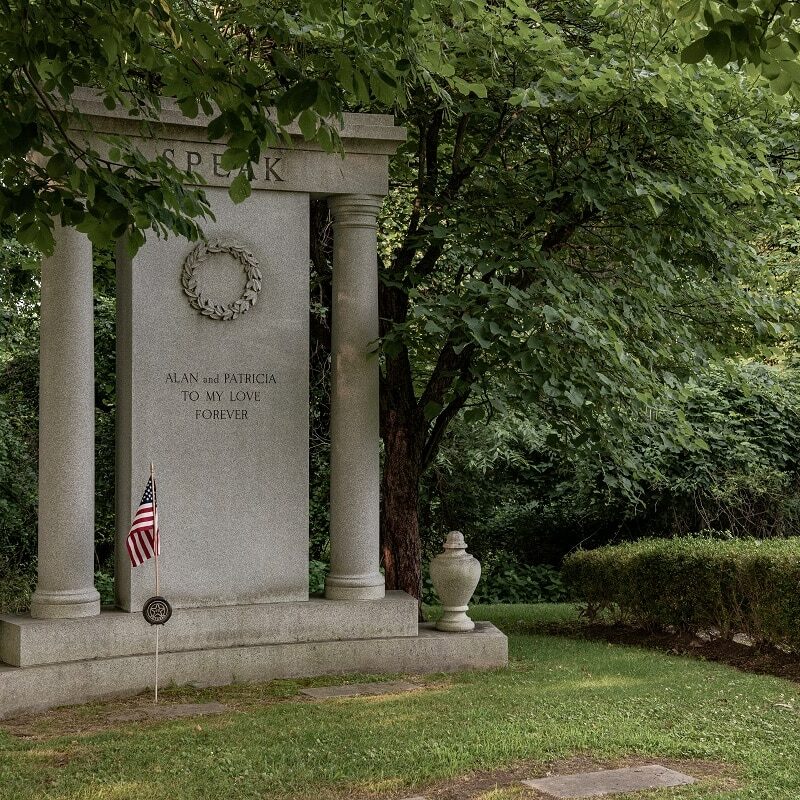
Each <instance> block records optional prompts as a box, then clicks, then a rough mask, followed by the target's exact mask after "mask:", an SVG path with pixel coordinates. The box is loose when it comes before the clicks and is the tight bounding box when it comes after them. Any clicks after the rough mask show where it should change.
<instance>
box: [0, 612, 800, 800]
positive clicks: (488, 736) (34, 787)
mask: <svg viewBox="0 0 800 800" xmlns="http://www.w3.org/2000/svg"><path fill="white" fill-rule="evenodd" d="M573 614H574V611H573V610H572V609H571V607H569V606H501V607H492V608H478V609H475V613H474V616H475V618H480V619H491V620H492V621H493V622H495V624H497V625H498V626H499V627H500V628H502V629H503V630H505V631H506V632H507V633H509V634H510V636H511V659H512V661H511V665H510V667H509V668H508V669H507V670H502V671H495V672H484V673H461V674H457V675H446V676H442V675H439V676H428V677H426V678H423V679H420V681H419V682H420V683H421V684H422V685H424V687H425V688H423V689H421V690H420V691H418V692H411V693H406V694H398V695H385V696H380V697H356V698H347V699H338V700H328V701H310V700H306V699H298V698H296V697H295V696H294V695H295V692H296V690H297V689H298V688H299V687H300V686H303V685H321V684H324V683H340V682H358V681H363V680H364V676H358V677H351V678H347V679H338V678H337V679H319V680H314V681H275V682H273V683H270V684H265V685H260V686H253V687H241V686H240V687H229V688H225V689H214V690H173V691H171V692H165V695H164V696H165V700H167V701H172V702H175V701H176V700H187V701H188V700H192V701H194V702H200V701H209V700H217V701H220V702H223V703H226V704H228V705H230V706H231V707H232V709H233V710H232V711H231V712H230V713H226V714H222V715H219V716H208V717H199V718H193V719H181V720H173V721H162V722H136V723H127V724H126V723H117V724H116V725H113V724H110V723H109V722H108V714H109V711H108V708H109V707H108V706H102V705H100V704H96V705H91V706H87V707H82V708H80V709H74V710H70V711H68V712H64V711H62V712H56V713H54V714H50V715H46V716H43V717H41V718H38V719H36V720H33V721H31V722H30V723H28V724H29V731H28V734H29V735H28V738H20V737H19V736H12V735H11V734H10V733H8V732H7V731H5V730H2V723H0V798H2V800H33V799H34V798H36V800H39V799H40V798H52V799H54V800H55V799H56V798H58V799H59V800H62V799H63V800H67V798H69V799H70V800H100V799H101V798H103V800H106V799H108V800H128V799H130V800H200V798H203V799H204V800H205V799H206V798H207V799H208V800H212V798H213V800H219V799H220V798H223V799H224V800H239V798H253V799H254V800H255V798H258V800H270V798H296V799H298V800H299V799H300V798H309V799H310V798H314V800H318V799H319V798H339V797H358V798H362V797H369V796H375V797H385V798H399V797H403V796H405V795H412V794H415V793H423V792H424V791H425V789H426V787H431V786H432V785H436V786H435V787H434V788H436V787H438V790H437V791H439V792H442V791H444V790H445V788H446V787H445V783H444V782H445V781H446V780H448V779H457V781H462V778H463V777H464V776H470V775H472V776H474V775H475V774H476V773H488V772H491V771H497V773H496V775H497V776H500V777H499V778H498V781H497V782H498V783H499V784H500V788H498V789H493V788H491V786H488V785H486V786H483V788H481V789H479V790H478V791H477V794H475V792H472V796H473V797H480V798H481V800H512V798H513V800H517V799H521V798H525V797H533V796H534V795H533V793H526V792H525V791H523V790H521V789H520V788H519V787H518V786H514V785H512V784H511V783H510V782H509V780H508V779H507V778H508V775H516V776H517V777H536V776H537V775H540V774H542V772H543V769H544V768H545V767H546V766H547V765H548V764H551V763H553V762H558V761H560V760H563V759H575V758H579V759H582V760H583V762H584V763H589V762H591V763H596V764H604V765H608V766H613V765H615V764H617V763H624V762H625V761H626V759H628V760H630V759H635V758H636V757H644V758H646V759H650V760H652V761H654V762H659V761H661V762H662V763H663V762H665V761H666V762H668V765H669V764H671V763H672V762H675V761H680V760H685V761H684V762H683V766H684V767H685V768H686V770H687V771H690V772H691V768H692V765H691V764H690V763H689V760H695V759H696V760H698V762H702V763H698V764H697V765H696V766H697V773H698V774H705V775H706V777H705V778H704V779H703V780H702V781H701V782H700V783H699V784H697V785H695V786H691V787H684V788H681V789H676V790H665V791H661V792H659V793H658V794H657V795H655V796H657V797H669V798H758V800H781V799H782V798H785V799H786V800H798V798H800V696H799V691H800V687H798V686H797V685H796V684H793V683H789V682H786V681H783V680H780V679H777V678H769V677H761V676H755V675H749V674H744V673H740V672H737V671H735V670H733V669H731V668H728V667H725V666H720V665H716V664H710V663H704V662H700V661H694V660H690V659H685V658H680V657H673V656H668V655H664V654H662V653H655V652H649V651H645V650H640V649H634V648H627V647H620V646H614V645H608V644H605V643H602V642H592V641H578V640H572V639H564V638H556V637H550V636H543V635H538V634H537V632H536V631H537V625H541V624H542V622H548V621H556V620H559V619H569V618H570V617H571V616H572V615H573ZM139 703H140V704H141V700H140V701H139ZM118 706H119V708H117V711H119V709H120V708H122V709H123V710H124V705H122V704H118ZM65 720H66V721H67V722H68V723H69V724H71V725H73V726H75V731H73V732H68V726H67V725H66V722H65ZM103 720H105V721H104V722H103ZM101 723H102V724H101ZM81 729H84V730H81ZM569 763H573V764H575V763H579V762H578V761H572V762H567V764H569ZM717 764H718V765H719V768H717V766H716V765H717ZM503 770H506V771H509V770H510V771H509V772H503ZM503 775H505V776H506V778H503V777H502V776H503ZM484 777H488V782H489V784H491V781H492V779H493V776H492V775H488V776H484ZM503 783H506V784H507V785H506V786H503ZM454 785H455V784H454ZM462 785H464V786H467V785H468V784H466V783H463V782H462ZM473 785H474V786H478V784H477V783H473ZM492 785H493V784H492ZM452 796H455V795H452ZM460 796H466V795H464V794H462V795H460ZM636 797H642V796H641V795H636ZM645 797H654V795H645Z"/></svg>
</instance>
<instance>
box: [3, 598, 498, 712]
mask: <svg viewBox="0 0 800 800" xmlns="http://www.w3.org/2000/svg"><path fill="white" fill-rule="evenodd" d="M320 602H325V601H320ZM328 603H330V601H328ZM328 603H326V606H327V605H328ZM281 605H283V604H281ZM330 605H331V606H333V605H339V604H338V603H335V604H334V603H330ZM206 610H207V609H206ZM128 616H133V615H128ZM7 620H8V618H4V623H3V624H4V625H6V624H8V623H7ZM139 620H140V621H142V620H141V617H139ZM171 624H172V620H171V621H170V622H169V623H168V625H167V626H165V627H168V626H169V625H171ZM150 638H151V640H152V639H153V638H154V637H153V635H152V632H151V636H150ZM151 644H152V641H151ZM507 663H508V639H507V638H506V636H505V635H504V634H503V633H501V632H500V631H499V630H497V628H495V627H494V626H493V625H491V624H490V623H488V622H479V623H477V625H476V627H475V630H474V631H471V632H469V633H442V632H440V631H437V630H435V629H434V628H433V626H432V625H420V626H419V632H418V633H417V634H416V635H413V636H390V637H386V638H375V639H350V640H340V641H331V640H328V641H307V642H283V643H279V644H254V645H250V646H246V647H242V646H234V647H215V646H214V643H213V642H211V643H208V644H207V645H206V647H205V648H204V649H195V650H181V651H177V652H165V653H162V654H161V656H160V659H159V671H160V676H161V677H160V681H159V685H160V686H164V687H166V686H171V685H182V684H191V685H195V686H221V685H225V684H229V683H245V682H255V681H268V680H273V679H276V678H299V677H311V676H315V675H344V674H347V673H366V674H379V673H411V674H414V673H417V674H419V673H426V672H455V671H458V670H466V669H492V668H497V667H503V666H505V665H506V664H507ZM152 688H153V656H152V654H147V655H144V654H142V655H126V656H117V657H113V658H94V659H86V660H76V661H66V662H62V663H49V664H39V665H38V666H28V667H11V666H8V667H6V666H3V665H0V718H2V717H9V716H12V715H15V714H21V713H24V712H29V711H41V710H44V709H46V708H52V707H54V706H59V705H71V704H75V703H83V702H88V701H92V700H101V699H104V698H111V697H121V696H129V695H134V694H138V693H140V692H144V691H146V690H148V689H152Z"/></svg>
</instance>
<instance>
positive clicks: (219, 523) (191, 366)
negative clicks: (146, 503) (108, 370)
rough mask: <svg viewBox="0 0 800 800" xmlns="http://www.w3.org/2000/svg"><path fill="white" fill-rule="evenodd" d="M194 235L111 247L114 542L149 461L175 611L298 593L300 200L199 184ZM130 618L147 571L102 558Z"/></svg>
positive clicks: (303, 393)
mask: <svg viewBox="0 0 800 800" xmlns="http://www.w3.org/2000/svg"><path fill="white" fill-rule="evenodd" d="M207 195H208V197H209V200H210V201H211V205H212V208H213V209H214V215H215V217H216V220H215V221H214V222H213V223H210V224H208V225H207V226H206V230H205V232H206V236H207V237H208V240H207V242H201V243H199V244H198V243H194V242H189V241H187V240H185V239H182V238H171V239H168V240H163V239H158V238H156V237H155V236H153V237H151V238H149V239H148V240H147V242H146V243H145V245H144V246H143V247H142V248H141V250H140V251H139V252H138V253H137V254H136V256H135V258H134V261H133V263H132V262H131V260H130V259H129V258H126V257H125V253H124V252H120V254H119V259H118V261H119V272H118V278H117V280H118V323H117V326H118V327H117V341H118V350H117V374H118V401H117V403H118V405H117V413H118V415H119V427H118V442H119V451H118V452H119V460H118V471H119V473H118V485H119V497H118V503H119V514H118V517H117V519H118V523H119V530H118V536H119V537H120V538H124V536H125V534H126V533H127V524H128V517H129V513H126V510H127V509H129V508H131V507H132V506H133V505H135V502H136V500H138V497H137V492H138V493H141V490H142V486H143V483H144V480H145V476H146V475H147V470H148V464H149V462H150V461H153V462H154V464H155V465H156V481H157V488H158V499H159V505H160V528H161V540H162V570H161V586H162V591H163V593H164V594H165V595H167V596H169V597H170V598H171V600H172V602H173V604H174V605H175V606H176V607H180V606H197V605H214V606H216V605H224V604H230V603H263V602H273V601H281V600H303V599H306V598H307V597H308V319H309V292H308V280H309V268H308V264H309V227H308V226H309V223H308V216H309V215H308V206H309V196H308V194H306V193H301V192H281V193H271V192H256V193H255V194H254V196H253V197H251V198H250V201H249V202H248V203H247V204H246V205H238V206H237V205H234V203H233V202H232V201H231V199H230V198H229V197H228V193H227V190H226V189H224V188H219V187H212V188H209V189H208V190H207ZM117 585H118V598H119V603H120V605H121V606H122V607H123V608H126V609H137V608H139V607H141V604H142V602H143V601H144V600H145V599H146V598H147V596H148V595H149V594H152V593H153V578H152V571H151V570H150V569H147V568H132V567H131V566H130V562H129V561H128V559H127V557H123V558H120V559H119V560H118V563H117Z"/></svg>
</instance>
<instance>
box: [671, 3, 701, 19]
mask: <svg viewBox="0 0 800 800" xmlns="http://www.w3.org/2000/svg"><path fill="white" fill-rule="evenodd" d="M699 13H700V0H688V2H687V3H684V4H683V5H682V6H681V7H680V8H679V9H678V12H677V14H676V15H675V16H676V17H677V18H678V19H679V20H681V21H682V22H689V21H690V20H693V19H694V18H695V17H696V16H697V15H698V14H699Z"/></svg>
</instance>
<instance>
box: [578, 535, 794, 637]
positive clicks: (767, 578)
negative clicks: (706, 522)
mask: <svg viewBox="0 0 800 800" xmlns="http://www.w3.org/2000/svg"><path fill="white" fill-rule="evenodd" d="M563 576H564V580H565V583H566V585H567V587H568V588H569V589H571V590H572V592H573V594H574V595H575V596H576V597H578V598H580V599H582V600H583V601H585V602H586V604H587V605H586V611H587V613H588V615H589V616H590V618H597V617H598V616H600V615H603V614H609V613H610V614H611V615H613V616H614V617H615V618H616V619H618V620H621V621H625V622H628V623H631V624H634V625H638V626H641V627H645V628H649V629H654V628H666V627H669V626H671V627H674V628H676V629H678V630H682V631H687V632H692V633H696V632H698V631H701V630H706V631H707V630H709V629H713V628H716V629H718V630H719V633H720V635H721V636H723V637H724V638H730V637H731V636H733V634H735V633H744V634H747V635H748V636H750V637H751V638H752V639H753V640H754V641H755V642H756V643H757V644H771V645H775V646H778V647H789V648H792V649H794V650H798V649H800V625H798V622H800V591H798V590H799V589H800V538H791V539H768V540H757V539H733V540H727V541H726V540H722V539H719V538H712V537H711V536H702V537H688V538H682V539H669V540H666V539H661V540H657V539H650V540H643V541H638V542H630V543H626V544H620V545H612V546H607V547H600V548H598V549H596V550H588V551H580V552H577V553H574V554H573V555H571V556H569V557H568V558H567V559H566V560H565V562H564V567H563Z"/></svg>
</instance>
